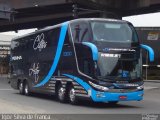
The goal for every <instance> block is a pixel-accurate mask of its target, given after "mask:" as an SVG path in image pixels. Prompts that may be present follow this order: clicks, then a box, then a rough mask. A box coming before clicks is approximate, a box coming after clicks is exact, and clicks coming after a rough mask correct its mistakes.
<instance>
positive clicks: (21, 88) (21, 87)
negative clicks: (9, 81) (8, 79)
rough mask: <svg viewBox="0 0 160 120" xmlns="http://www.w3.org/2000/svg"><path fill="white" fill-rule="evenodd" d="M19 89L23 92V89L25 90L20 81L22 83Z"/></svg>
mask: <svg viewBox="0 0 160 120" xmlns="http://www.w3.org/2000/svg"><path fill="white" fill-rule="evenodd" d="M19 90H20V92H21V93H22V91H23V83H20V85H19Z"/></svg>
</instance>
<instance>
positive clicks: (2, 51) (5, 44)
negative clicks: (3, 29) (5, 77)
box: [0, 34, 15, 75]
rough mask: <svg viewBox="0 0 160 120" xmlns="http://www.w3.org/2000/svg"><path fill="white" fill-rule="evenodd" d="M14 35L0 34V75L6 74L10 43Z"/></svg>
mask: <svg viewBox="0 0 160 120" xmlns="http://www.w3.org/2000/svg"><path fill="white" fill-rule="evenodd" d="M13 37H15V36H14V35H3V34H0V75H2V74H8V72H9V60H10V44H11V39H12V38H13Z"/></svg>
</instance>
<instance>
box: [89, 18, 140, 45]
mask: <svg viewBox="0 0 160 120" xmlns="http://www.w3.org/2000/svg"><path fill="white" fill-rule="evenodd" d="M91 28H92V33H93V40H94V41H104V42H130V43H131V42H138V37H137V34H136V32H135V30H134V28H133V27H132V25H129V24H127V23H118V22H104V21H103V22H101V21H93V22H91Z"/></svg>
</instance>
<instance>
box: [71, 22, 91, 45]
mask: <svg viewBox="0 0 160 120" xmlns="http://www.w3.org/2000/svg"><path fill="white" fill-rule="evenodd" d="M71 30H72V35H73V38H74V41H75V42H84V41H90V38H89V29H88V25H87V23H84V22H76V23H72V24H71Z"/></svg>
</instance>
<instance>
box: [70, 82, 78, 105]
mask: <svg viewBox="0 0 160 120" xmlns="http://www.w3.org/2000/svg"><path fill="white" fill-rule="evenodd" d="M68 99H69V102H70V103H71V104H73V105H76V104H77V103H78V99H77V97H76V94H75V89H74V87H73V85H71V86H70V87H69V91H68Z"/></svg>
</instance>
